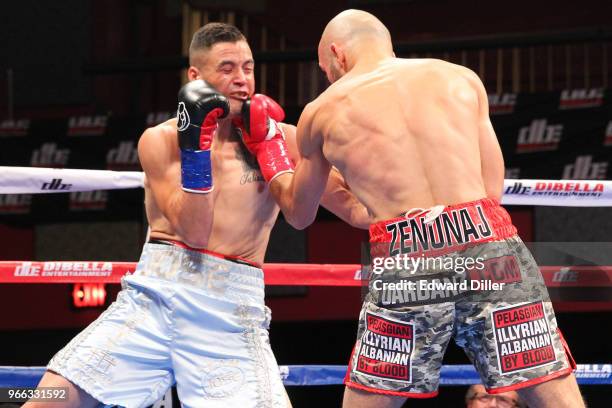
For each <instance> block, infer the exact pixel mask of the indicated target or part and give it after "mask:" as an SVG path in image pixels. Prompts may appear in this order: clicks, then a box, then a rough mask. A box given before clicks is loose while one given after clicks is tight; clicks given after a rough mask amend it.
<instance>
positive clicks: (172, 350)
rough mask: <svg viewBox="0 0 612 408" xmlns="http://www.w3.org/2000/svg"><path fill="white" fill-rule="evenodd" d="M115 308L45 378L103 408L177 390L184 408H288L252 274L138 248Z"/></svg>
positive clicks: (259, 283)
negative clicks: (68, 385)
mask: <svg viewBox="0 0 612 408" xmlns="http://www.w3.org/2000/svg"><path fill="white" fill-rule="evenodd" d="M122 287H123V289H122V291H121V292H120V293H119V295H118V297H117V300H116V301H115V302H114V303H113V304H112V305H111V306H110V307H109V308H108V310H106V311H105V312H104V313H103V314H102V315H100V317H99V318H98V319H97V320H96V321H94V322H93V323H92V324H91V325H89V327H87V328H86V329H85V330H84V331H82V332H81V333H80V334H79V335H78V336H77V337H75V338H74V339H73V340H72V341H71V342H70V343H69V344H68V345H67V346H66V347H64V348H63V349H62V350H61V351H59V352H58V353H57V354H56V355H55V356H54V357H53V359H52V360H51V361H50V362H49V365H48V369H49V370H51V371H54V372H56V373H58V374H61V375H62V376H63V377H65V378H66V379H68V380H70V381H71V382H73V383H74V384H76V385H78V386H79V387H81V388H82V389H83V390H85V391H86V392H87V393H88V394H90V395H91V396H93V397H94V398H96V399H97V400H99V401H101V402H102V403H104V404H107V405H119V406H123V407H126V408H132V407H146V406H149V405H151V404H153V403H154V402H155V401H157V400H159V399H160V398H161V397H162V396H163V395H164V393H165V392H166V390H167V389H168V388H169V387H170V386H172V384H173V383H175V382H176V384H177V391H178V395H179V399H180V400H181V403H182V405H183V407H211V408H215V407H219V408H221V407H223V408H225V407H241V408H248V407H286V406H287V401H288V400H287V397H286V393H285V389H284V387H283V384H282V381H281V377H280V372H279V368H278V365H277V363H276V360H275V358H274V355H273V354H272V350H271V348H270V342H269V337H268V326H269V323H270V310H269V309H268V308H267V307H266V306H265V304H264V280H263V271H262V270H261V269H259V268H256V267H253V266H249V265H246V264H240V263H237V262H234V261H231V260H227V259H222V258H220V257H217V256H214V255H211V254H208V253H202V252H199V251H196V250H190V249H186V248H182V247H179V246H177V245H172V244H168V243H148V244H146V245H145V247H144V249H143V252H142V256H141V259H140V262H139V263H138V266H137V268H136V272H135V273H134V274H132V275H128V276H126V277H124V278H123V281H122Z"/></svg>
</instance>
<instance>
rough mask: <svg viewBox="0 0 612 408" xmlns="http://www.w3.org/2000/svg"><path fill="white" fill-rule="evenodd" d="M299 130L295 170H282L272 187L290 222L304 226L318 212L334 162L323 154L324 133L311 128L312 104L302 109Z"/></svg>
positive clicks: (297, 225)
mask: <svg viewBox="0 0 612 408" xmlns="http://www.w3.org/2000/svg"><path fill="white" fill-rule="evenodd" d="M296 132H297V135H296V140H297V150H298V151H299V155H300V157H301V158H300V161H299V163H298V164H297V166H296V168H295V172H294V173H293V174H290V173H285V174H281V175H280V176H278V177H276V178H275V179H274V180H272V182H271V183H270V191H271V193H272V195H273V196H274V198H275V199H276V202H277V203H278V205H279V206H280V208H281V211H282V212H283V214H284V216H285V219H286V220H287V222H289V224H291V225H292V226H293V227H294V228H297V229H304V228H306V227H307V226H309V225H310V224H312V222H313V221H314V219H315V216H316V215H317V209H318V207H319V202H320V200H321V196H322V195H323V192H324V191H325V188H326V186H327V181H328V178H329V173H330V170H331V164H330V163H329V162H328V161H327V159H325V157H324V156H323V150H322V148H323V140H322V138H321V135H320V134H317V132H316V131H314V130H313V129H312V113H311V109H309V106H307V107H306V108H305V109H304V111H303V112H302V115H301V116H300V120H299V122H298V126H297V131H296Z"/></svg>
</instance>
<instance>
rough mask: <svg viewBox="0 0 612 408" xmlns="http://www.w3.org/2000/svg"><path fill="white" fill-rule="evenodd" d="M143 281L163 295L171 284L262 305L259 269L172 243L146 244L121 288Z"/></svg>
mask: <svg viewBox="0 0 612 408" xmlns="http://www.w3.org/2000/svg"><path fill="white" fill-rule="evenodd" d="M145 281H146V286H147V287H149V288H153V289H154V288H155V287H158V288H159V290H160V291H162V292H163V291H164V290H165V289H167V283H171V284H172V286H174V284H179V285H180V286H181V287H186V288H189V289H191V290H195V291H197V292H198V293H200V294H203V295H205V296H207V297H211V298H216V299H220V300H223V301H230V302H232V301H233V302H239V303H245V302H246V303H257V304H263V300H264V276H263V271H262V270H261V269H260V268H257V267H255V266H252V265H249V264H247V263H246V262H244V261H241V260H239V259H233V258H232V259H230V258H229V257H226V256H224V255H220V254H213V253H210V252H206V251H199V250H196V249H191V248H188V247H186V246H185V245H179V244H178V243H175V242H166V241H162V242H159V241H153V242H148V243H146V244H145V246H144V248H143V251H142V255H141V257H140V261H139V262H138V265H137V266H136V271H135V272H134V273H133V274H130V275H127V276H126V277H125V278H124V285H125V284H128V285H139V284H140V283H142V282H145Z"/></svg>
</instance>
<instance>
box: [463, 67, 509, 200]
mask: <svg viewBox="0 0 612 408" xmlns="http://www.w3.org/2000/svg"><path fill="white" fill-rule="evenodd" d="M466 77H467V79H468V81H469V82H470V84H472V86H473V87H474V89H475V90H476V93H477V94H478V105H479V106H478V146H479V148H480V167H481V172H482V179H483V182H484V186H485V191H486V193H487V197H488V198H493V199H496V200H501V197H502V192H503V189H504V157H503V155H502V150H501V147H500V146H499V142H498V140H497V135H496V134H495V130H494V129H493V125H492V124H491V119H490V118H489V100H488V98H487V91H486V90H485V87H484V85H483V83H482V81H481V80H480V78H479V77H478V75H476V74H475V73H474V72H472V71H471V70H469V69H466Z"/></svg>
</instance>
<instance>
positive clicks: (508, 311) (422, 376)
mask: <svg viewBox="0 0 612 408" xmlns="http://www.w3.org/2000/svg"><path fill="white" fill-rule="evenodd" d="M410 213H413V214H414V211H410V212H408V213H407V214H406V216H403V217H399V218H396V219H392V220H388V221H383V222H380V223H377V224H373V225H372V226H371V227H370V245H371V248H370V253H371V255H372V263H371V265H370V267H371V269H372V271H371V274H370V280H369V283H368V285H369V288H368V289H369V290H368V294H367V296H366V298H365V301H364V303H363V307H362V309H361V314H360V320H359V329H358V333H357V341H356V344H355V348H354V350H353V354H352V356H351V361H350V364H349V369H348V372H347V375H346V378H345V384H346V385H347V386H348V387H352V388H357V389H361V390H365V391H370V392H376V393H382V394H388V395H396V396H403V397H412V398H429V397H434V396H436V395H437V392H438V391H437V390H438V383H439V377H440V368H441V366H442V359H443V356H444V352H445V350H446V347H447V345H448V342H449V341H450V339H451V337H454V339H455V342H456V343H457V345H459V346H460V347H462V348H463V349H464V350H465V352H466V354H467V355H468V357H469V359H470V360H471V362H472V363H473V364H474V366H475V367H476V370H477V371H478V373H479V374H480V377H481V378H482V382H483V384H484V385H485V387H486V388H487V391H489V392H490V393H499V392H506V391H510V390H515V389H518V388H523V387H528V386H531V385H535V384H538V383H541V382H545V381H548V380H550V379H552V378H555V377H558V376H562V375H565V374H568V373H570V372H571V371H572V369H573V368H575V364H574V361H573V359H572V357H571V354H570V352H569V349H568V348H567V345H566V344H565V341H564V340H563V337H562V335H561V332H560V331H559V329H558V328H557V321H556V319H555V314H554V311H553V308H552V304H551V302H550V299H549V297H548V292H547V290H546V286H545V285H544V281H543V279H542V275H541V273H540V270H539V268H538V266H537V264H536V262H535V260H534V259H533V257H532V255H531V253H530V252H529V250H528V249H527V247H526V246H525V245H524V244H523V242H522V241H521V239H520V238H519V237H518V235H517V234H516V228H515V227H514V226H513V225H512V223H511V220H510V216H509V215H508V213H507V212H506V211H505V210H504V209H503V208H502V207H501V206H500V205H499V203H498V202H497V201H494V200H490V199H483V200H478V201H473V202H469V203H464V204H458V205H453V206H447V207H443V206H437V207H432V208H431V209H427V210H421V209H418V211H417V213H416V214H414V215H410ZM385 261H388V262H389V263H386V264H385ZM391 261H393V262H391Z"/></svg>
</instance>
